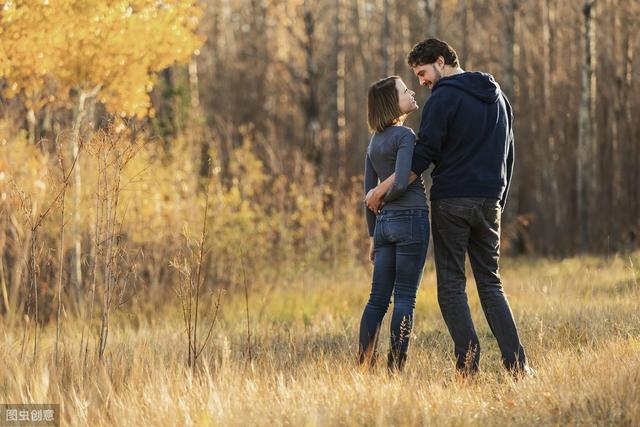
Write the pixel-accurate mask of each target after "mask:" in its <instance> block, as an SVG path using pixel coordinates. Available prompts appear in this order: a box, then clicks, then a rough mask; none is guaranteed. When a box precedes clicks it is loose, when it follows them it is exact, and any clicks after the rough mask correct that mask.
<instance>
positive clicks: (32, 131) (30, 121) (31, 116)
mask: <svg viewBox="0 0 640 427" xmlns="http://www.w3.org/2000/svg"><path fill="white" fill-rule="evenodd" d="M37 129H38V119H37V117H36V112H35V111H34V109H33V108H29V110H28V111H27V133H28V137H27V138H28V140H27V141H28V142H29V144H35V143H36V140H37V137H36V132H37Z"/></svg>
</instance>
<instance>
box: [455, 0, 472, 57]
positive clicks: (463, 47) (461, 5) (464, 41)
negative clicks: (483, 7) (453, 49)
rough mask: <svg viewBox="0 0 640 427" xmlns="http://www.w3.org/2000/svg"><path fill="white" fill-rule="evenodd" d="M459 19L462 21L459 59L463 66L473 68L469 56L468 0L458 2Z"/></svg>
mask: <svg viewBox="0 0 640 427" xmlns="http://www.w3.org/2000/svg"><path fill="white" fill-rule="evenodd" d="M458 19H459V21H460V31H461V32H462V34H461V37H460V51H459V55H458V57H459V58H458V59H459V61H460V63H461V64H464V66H463V68H465V69H467V67H468V69H473V68H472V65H471V61H470V59H469V57H468V53H469V52H468V50H469V37H468V36H469V7H468V5H467V2H466V0H459V2H458Z"/></svg>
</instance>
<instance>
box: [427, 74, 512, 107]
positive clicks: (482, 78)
mask: <svg viewBox="0 0 640 427" xmlns="http://www.w3.org/2000/svg"><path fill="white" fill-rule="evenodd" d="M442 86H453V87H456V88H458V89H460V90H463V91H465V92H467V93H468V94H470V95H472V96H474V97H475V98H477V99H479V100H480V101H482V102H484V103H487V104H493V103H494V102H497V101H498V99H499V98H500V94H501V90H500V85H498V83H497V82H496V81H495V80H494V79H493V76H492V75H491V74H487V73H480V72H477V71H472V72H464V73H460V74H454V75H453V76H448V77H443V78H441V79H440V80H439V81H438V83H436V85H435V86H434V87H433V89H432V90H431V93H433V92H435V91H436V90H437V89H438V88H439V87H442Z"/></svg>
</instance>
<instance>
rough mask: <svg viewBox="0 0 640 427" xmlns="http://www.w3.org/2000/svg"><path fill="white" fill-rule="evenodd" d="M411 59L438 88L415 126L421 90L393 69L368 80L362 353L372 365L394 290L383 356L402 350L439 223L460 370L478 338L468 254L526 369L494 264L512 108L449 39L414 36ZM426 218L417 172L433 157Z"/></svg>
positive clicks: (490, 315) (446, 305)
mask: <svg viewBox="0 0 640 427" xmlns="http://www.w3.org/2000/svg"><path fill="white" fill-rule="evenodd" d="M408 64H409V66H410V67H411V69H412V70H413V72H414V74H415V75H416V76H417V78H418V80H419V82H420V85H422V86H427V87H428V88H429V89H430V90H431V96H430V97H429V98H428V100H427V102H426V104H425V106H424V109H423V111H422V119H421V123H420V130H419V132H418V135H417V137H416V135H415V134H414V132H413V131H412V130H411V129H410V128H408V127H405V126H403V122H404V119H405V117H406V116H407V115H408V114H410V113H412V112H413V111H415V110H417V109H418V105H417V103H416V101H415V99H414V95H415V93H414V92H412V91H411V90H409V89H408V88H407V87H406V85H405V83H404V82H403V81H402V80H401V79H400V78H399V77H397V76H391V77H387V78H384V79H382V80H379V81H377V82H375V83H374V84H373V85H371V87H370V88H369V93H368V112H367V119H368V123H369V127H370V128H371V130H372V131H373V136H372V138H371V142H370V143H369V147H368V149H367V155H366V161H365V172H364V174H365V179H364V187H365V188H364V190H365V194H366V199H365V203H366V205H367V208H366V209H365V211H366V218H367V225H368V229H369V236H370V251H369V258H370V260H371V261H372V263H373V265H374V268H373V277H372V286H371V294H370V296H369V301H368V303H367V305H366V307H365V309H364V313H363V315H362V320H361V323H360V334H359V354H358V358H359V362H360V363H361V364H363V365H368V366H370V365H372V364H373V363H374V362H375V360H376V353H377V352H376V347H377V341H378V336H379V333H380V327H381V324H382V319H383V318H384V315H385V313H386V312H387V308H388V307H389V303H390V300H391V296H392V295H393V314H392V317H391V334H390V335H391V346H390V350H389V354H388V358H387V366H388V369H389V370H390V371H391V372H397V371H401V370H402V369H403V367H404V365H405V363H406V360H407V352H408V348H409V339H410V336H411V331H412V328H413V311H414V307H415V301H416V293H417V289H418V285H419V283H420V280H421V277H422V271H423V268H424V263H425V259H426V255H427V246H428V242H429V234H430V229H431V231H432V232H433V248H434V254H435V264H436V276H437V284H438V303H439V306H440V310H441V312H442V316H443V318H444V321H445V323H446V325H447V328H448V329H449V333H450V334H451V338H452V339H453V343H454V352H455V357H456V368H457V370H458V372H460V373H461V374H472V373H475V372H477V371H478V366H479V361H480V343H479V340H478V336H477V334H476V331H475V328H474V325H473V322H472V319H471V313H470V311H469V306H468V304H467V294H466V290H465V287H466V277H465V255H466V254H468V256H469V261H470V263H471V267H472V270H473V275H474V278H475V281H476V285H477V288H478V295H479V297H480V302H481V305H482V309H483V311H484V314H485V316H486V318H487V321H488V323H489V327H490V328H491V331H492V332H493V335H494V336H495V337H496V339H497V341H498V345H499V347H500V351H501V353H502V361H503V363H504V365H505V367H506V368H507V369H508V370H510V371H512V372H513V373H514V374H520V373H526V374H528V373H530V372H531V370H530V369H529V367H528V366H527V361H526V356H525V351H524V348H523V346H522V344H521V342H520V338H519V336H518V331H517V328H516V324H515V321H514V318H513V314H512V312H511V309H510V307H509V303H508V302H507V298H506V296H505V294H504V292H503V290H502V283H501V279H500V274H499V271H498V260H499V257H500V220H501V216H502V210H503V208H504V205H505V202H506V199H507V193H508V190H509V183H510V180H511V175H512V170H513V158H514V148H513V131H512V125H513V114H512V111H511V106H510V104H509V102H508V100H507V98H506V97H505V95H504V94H503V93H502V91H501V90H500V87H499V86H498V84H497V83H496V82H495V80H494V79H493V77H492V76H491V75H489V74H485V73H479V72H465V71H464V70H463V69H462V68H461V67H460V65H459V63H458V58H457V55H456V52H455V51H454V50H453V49H452V48H451V47H450V46H449V45H448V44H447V43H445V42H443V41H441V40H437V39H428V40H425V41H422V42H420V43H418V44H417V45H416V46H414V48H413V49H412V51H411V52H410V53H409V56H408ZM432 162H433V163H434V165H435V168H434V169H433V171H432V173H431V177H432V181H433V183H432V186H431V197H430V199H431V227H430V226H429V208H428V206H427V199H426V195H425V188H424V184H423V182H422V178H421V177H420V175H421V174H422V172H424V171H425V170H426V169H427V168H428V167H429V165H430V164H431V163H432Z"/></svg>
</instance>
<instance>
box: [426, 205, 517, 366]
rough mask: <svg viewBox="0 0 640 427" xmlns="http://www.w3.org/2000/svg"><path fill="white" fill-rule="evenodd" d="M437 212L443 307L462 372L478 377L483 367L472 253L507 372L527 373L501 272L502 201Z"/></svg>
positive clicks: (435, 233)
mask: <svg viewBox="0 0 640 427" xmlns="http://www.w3.org/2000/svg"><path fill="white" fill-rule="evenodd" d="M431 211H432V212H431V226H432V228H433V248H434V252H435V261H436V275H437V280H438V303H439V304H440V310H441V311H442V316H443V317H444V321H445V323H446V324H447V327H448V328H449V333H450V334H451V337H452V338H453V341H454V345H455V355H456V359H457V361H456V368H458V369H459V370H460V371H463V372H474V371H476V370H477V369H478V364H479V362H480V343H479V341H478V336H477V335H476V331H475V328H474V326H473V322H472V320H471V313H470V312H469V306H468V304H467V294H466V291H465V287H466V277H465V253H468V254H469V261H470V263H471V268H472V270H473V275H474V277H475V280H476V286H477V288H478V295H479V297H480V303H481V305H482V309H483V311H484V314H485V316H486V318H487V321H488V323H489V327H490V328H491V332H493V335H494V336H495V337H496V339H497V341H498V345H499V347H500V351H501V353H502V361H503V363H504V365H505V366H506V367H507V369H520V368H524V366H525V365H526V356H525V352H524V348H523V347H522V344H521V343H520V339H519V337H518V331H517V329H516V324H515V321H514V319H513V314H512V313H511V309H510V308H509V303H508V302H507V298H506V296H505V294H504V292H503V290H502V283H501V280H500V274H499V272H498V259H499V257H500V219H501V216H502V210H501V208H500V204H499V201H498V199H487V198H451V199H440V200H434V201H432V202H431Z"/></svg>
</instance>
